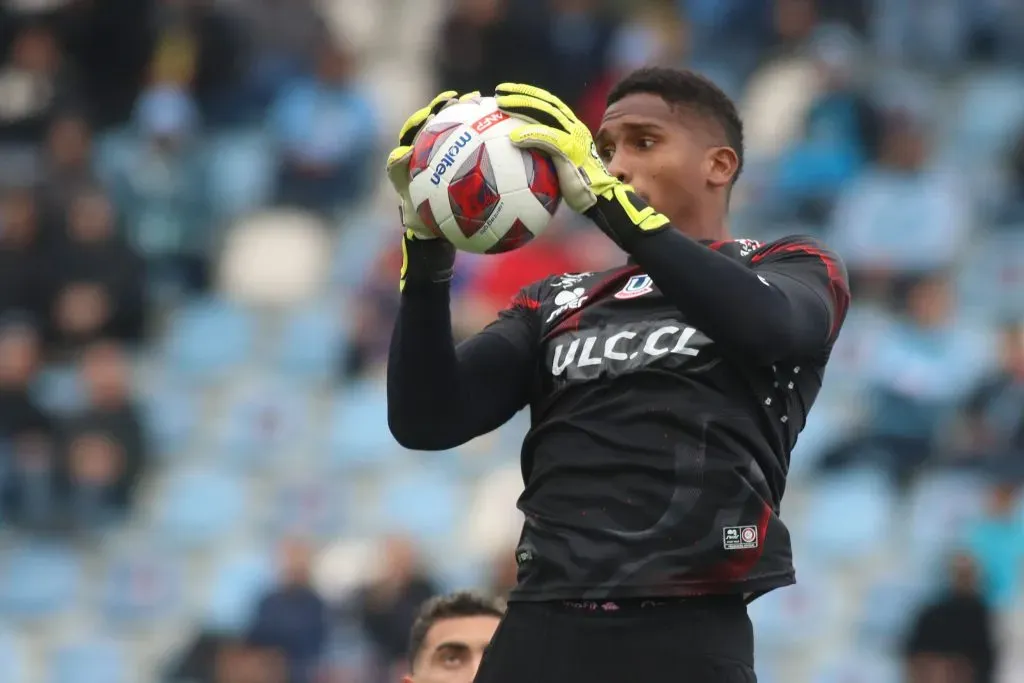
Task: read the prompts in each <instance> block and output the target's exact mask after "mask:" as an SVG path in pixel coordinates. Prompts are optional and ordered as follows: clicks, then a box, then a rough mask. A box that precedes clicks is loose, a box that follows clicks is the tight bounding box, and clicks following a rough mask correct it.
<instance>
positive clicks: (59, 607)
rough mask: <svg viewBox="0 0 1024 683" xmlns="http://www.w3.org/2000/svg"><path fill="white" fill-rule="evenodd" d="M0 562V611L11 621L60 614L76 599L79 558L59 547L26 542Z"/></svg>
mask: <svg viewBox="0 0 1024 683" xmlns="http://www.w3.org/2000/svg"><path fill="white" fill-rule="evenodd" d="M4 554H5V555H6V557H4V558H3V559H2V560H0V609H2V610H3V613H4V614H6V615H7V616H9V617H11V618H13V619H37V618H42V617H49V616H52V615H55V614H58V613H60V612H61V611H63V610H66V609H68V607H69V606H70V605H72V604H74V602H75V599H76V598H77V597H78V588H79V582H80V575H81V567H80V563H79V559H78V557H77V556H76V555H75V554H74V553H73V552H71V551H70V550H69V549H68V548H65V547H63V546H59V545H50V544H42V543H39V544H37V543H29V544H27V545H23V546H17V547H15V548H12V549H11V550H9V551H7V552H5V553H4Z"/></svg>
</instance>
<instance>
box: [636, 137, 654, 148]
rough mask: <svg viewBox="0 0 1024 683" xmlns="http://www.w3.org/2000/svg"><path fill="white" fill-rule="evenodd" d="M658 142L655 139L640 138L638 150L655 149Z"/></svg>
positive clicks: (637, 144)
mask: <svg viewBox="0 0 1024 683" xmlns="http://www.w3.org/2000/svg"><path fill="white" fill-rule="evenodd" d="M655 142H656V140H655V139H654V138H640V139H639V140H637V141H636V148H637V149H650V148H651V147H654V144H655Z"/></svg>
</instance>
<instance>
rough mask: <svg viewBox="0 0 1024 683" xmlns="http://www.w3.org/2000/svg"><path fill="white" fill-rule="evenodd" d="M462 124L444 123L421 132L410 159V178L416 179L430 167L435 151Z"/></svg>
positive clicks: (414, 143)
mask: <svg viewBox="0 0 1024 683" xmlns="http://www.w3.org/2000/svg"><path fill="white" fill-rule="evenodd" d="M461 125H462V124H460V123H443V124H439V125H436V126H430V127H427V128H424V129H423V130H421V131H420V133H419V135H417V136H416V141H415V142H413V147H412V157H411V158H410V159H409V177H410V178H415V177H416V176H418V175H419V174H420V173H422V172H423V171H425V170H427V169H428V168H429V167H430V158H431V157H432V156H433V155H434V150H435V149H437V148H438V147H439V146H441V145H443V144H444V142H445V140H447V139H448V137H449V136H450V135H451V134H452V133H454V132H455V129H456V128H458V127H459V126H461Z"/></svg>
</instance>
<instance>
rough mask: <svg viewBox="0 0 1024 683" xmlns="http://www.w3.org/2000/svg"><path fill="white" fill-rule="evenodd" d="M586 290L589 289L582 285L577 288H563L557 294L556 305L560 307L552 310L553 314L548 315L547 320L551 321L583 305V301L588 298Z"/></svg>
mask: <svg viewBox="0 0 1024 683" xmlns="http://www.w3.org/2000/svg"><path fill="white" fill-rule="evenodd" d="M586 291H587V290H585V289H583V288H582V287H577V288H576V289H563V290H562V291H561V292H559V293H558V294H556V295H555V306H558V308H556V309H555V310H553V311H551V315H549V316H548V319H547V322H551V321H552V320H554V319H555V318H557V317H558V316H560V315H562V314H563V313H565V312H566V311H571V310H574V309H577V308H579V307H580V306H582V305H583V302H584V301H586V300H587V296H586Z"/></svg>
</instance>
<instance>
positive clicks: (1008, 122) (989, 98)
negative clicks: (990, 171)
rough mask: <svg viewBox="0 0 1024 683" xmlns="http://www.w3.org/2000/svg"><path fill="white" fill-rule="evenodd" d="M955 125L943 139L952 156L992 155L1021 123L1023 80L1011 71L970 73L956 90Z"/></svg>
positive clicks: (971, 158) (982, 156)
mask: <svg viewBox="0 0 1024 683" xmlns="http://www.w3.org/2000/svg"><path fill="white" fill-rule="evenodd" d="M959 97H960V106H959V108H958V111H957V113H956V122H955V123H954V126H953V130H952V131H951V133H952V135H950V136H949V137H948V138H946V139H947V140H949V141H950V143H952V144H953V145H954V147H955V150H954V153H955V154H956V157H957V158H959V159H964V160H977V159H982V158H985V157H991V156H993V155H995V154H996V153H997V152H998V151H999V150H1000V148H1001V147H1002V146H1003V145H1005V144H1006V143H1008V142H1009V139H1010V136H1012V135H1013V134H1015V133H1017V132H1018V130H1019V129H1020V126H1021V125H1022V124H1024V79H1021V77H1020V74H1019V72H1016V71H1012V70H990V71H984V72H980V73H974V74H970V75H969V76H968V77H967V78H965V79H964V81H963V84H962V86H961V88H960V93H959Z"/></svg>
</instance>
